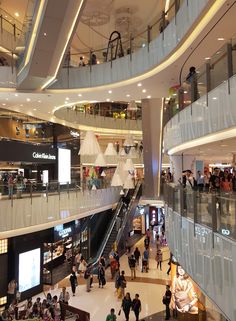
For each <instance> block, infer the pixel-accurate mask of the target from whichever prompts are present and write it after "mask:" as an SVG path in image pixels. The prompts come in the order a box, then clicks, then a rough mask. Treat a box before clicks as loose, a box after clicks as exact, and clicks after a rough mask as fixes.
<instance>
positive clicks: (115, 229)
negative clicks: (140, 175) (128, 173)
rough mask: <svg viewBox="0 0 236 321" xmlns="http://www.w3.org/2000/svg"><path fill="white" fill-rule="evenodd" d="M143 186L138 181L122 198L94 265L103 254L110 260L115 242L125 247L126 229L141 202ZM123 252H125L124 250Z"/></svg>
mask: <svg viewBox="0 0 236 321" xmlns="http://www.w3.org/2000/svg"><path fill="white" fill-rule="evenodd" d="M141 186H142V182H141V181H138V183H137V185H136V187H135V189H134V190H129V191H128V192H127V193H126V195H124V197H122V198H120V201H119V203H118V205H117V208H116V210H115V213H114V216H113V218H112V220H111V223H110V225H109V227H108V229H107V232H106V235H105V237H104V239H103V242H102V243H101V246H100V247H99V250H98V252H97V256H96V258H95V259H94V261H93V265H94V266H96V265H97V263H98V261H99V258H100V256H101V255H103V256H104V258H105V260H106V262H108V258H109V254H110V252H111V250H112V248H113V245H114V244H115V243H116V246H117V247H119V248H122V249H124V244H125V240H126V235H127V233H126V230H127V229H129V228H130V223H131V221H132V218H133V215H134V213H135V209H136V206H137V204H138V202H139V198H140V196H141V193H142V189H141ZM120 244H121V246H120ZM121 252H123V250H122V251H121Z"/></svg>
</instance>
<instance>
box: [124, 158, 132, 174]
mask: <svg viewBox="0 0 236 321" xmlns="http://www.w3.org/2000/svg"><path fill="white" fill-rule="evenodd" d="M124 169H125V170H126V171H134V163H133V161H132V159H131V158H128V159H127V160H126V162H125V167H124Z"/></svg>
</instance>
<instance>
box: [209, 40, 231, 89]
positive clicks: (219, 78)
mask: <svg viewBox="0 0 236 321" xmlns="http://www.w3.org/2000/svg"><path fill="white" fill-rule="evenodd" d="M209 61H210V64H211V88H212V89H213V88H216V87H217V86H219V85H220V84H221V83H222V82H224V81H225V80H227V78H228V75H227V51H226V46H224V47H222V48H221V49H219V50H218V51H217V52H216V53H215V54H214V55H213V56H212V57H211V58H210V59H209Z"/></svg>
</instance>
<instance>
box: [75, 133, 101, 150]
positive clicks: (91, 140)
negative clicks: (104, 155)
mask: <svg viewBox="0 0 236 321" xmlns="http://www.w3.org/2000/svg"><path fill="white" fill-rule="evenodd" d="M100 152H101V149H100V146H99V144H98V141H97V138H96V136H95V134H94V132H93V131H87V132H86V135H85V137H84V140H83V141H82V144H81V147H80V151H79V155H86V156H87V155H98V154H99V153H100Z"/></svg>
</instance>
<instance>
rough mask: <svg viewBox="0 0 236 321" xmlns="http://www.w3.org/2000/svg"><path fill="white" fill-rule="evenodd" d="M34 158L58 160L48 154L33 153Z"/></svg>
mask: <svg viewBox="0 0 236 321" xmlns="http://www.w3.org/2000/svg"><path fill="white" fill-rule="evenodd" d="M32 156H33V158H37V159H53V160H55V159H56V156H55V155H51V154H48V153H38V152H33V153H32Z"/></svg>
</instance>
